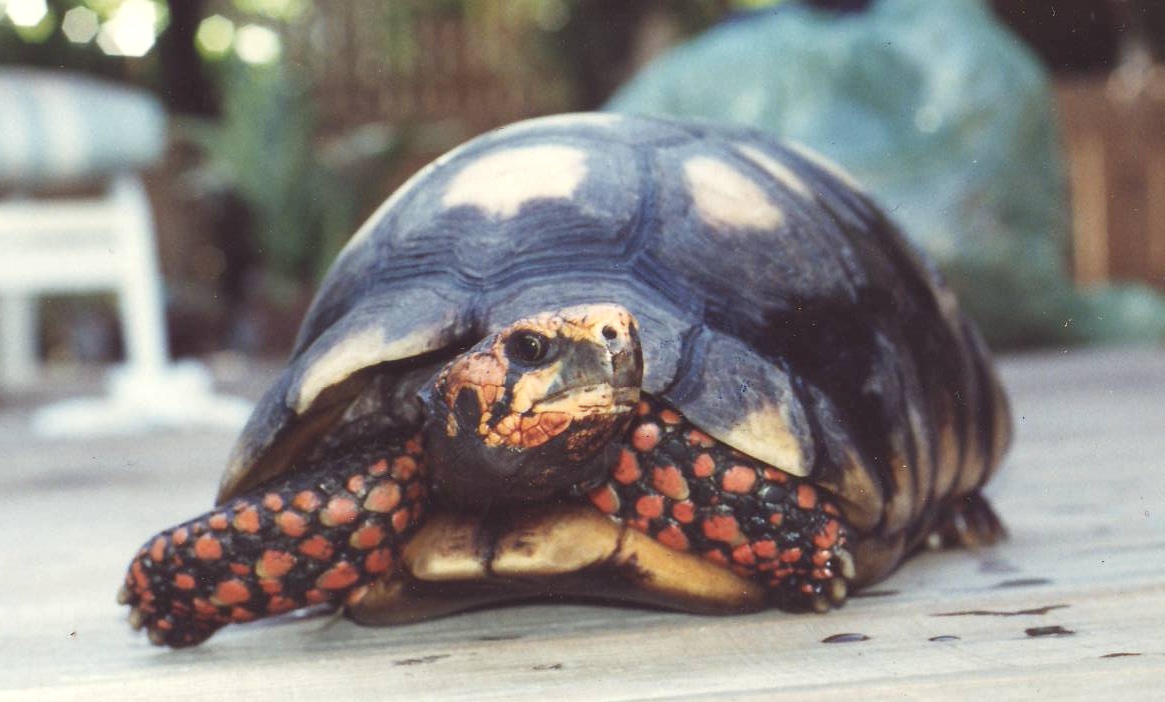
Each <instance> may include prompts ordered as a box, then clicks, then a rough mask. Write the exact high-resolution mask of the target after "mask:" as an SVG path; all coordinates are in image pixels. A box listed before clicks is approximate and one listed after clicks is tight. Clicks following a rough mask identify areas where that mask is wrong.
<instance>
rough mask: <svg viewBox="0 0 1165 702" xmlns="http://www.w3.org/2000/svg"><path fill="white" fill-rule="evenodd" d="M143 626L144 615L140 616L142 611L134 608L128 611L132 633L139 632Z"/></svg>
mask: <svg viewBox="0 0 1165 702" xmlns="http://www.w3.org/2000/svg"><path fill="white" fill-rule="evenodd" d="M143 624H145V615H144V614H142V610H140V609H138V608H137V607H134V608H133V609H131V610H130V611H129V625H130V626H131V627H133V630H134V631H141V628H142V625H143Z"/></svg>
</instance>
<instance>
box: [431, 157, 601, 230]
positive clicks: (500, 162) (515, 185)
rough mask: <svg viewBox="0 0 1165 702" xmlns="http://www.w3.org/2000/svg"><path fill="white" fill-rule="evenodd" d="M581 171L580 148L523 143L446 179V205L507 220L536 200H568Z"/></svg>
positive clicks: (583, 171) (583, 159) (584, 171)
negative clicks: (470, 208) (475, 210)
mask: <svg viewBox="0 0 1165 702" xmlns="http://www.w3.org/2000/svg"><path fill="white" fill-rule="evenodd" d="M586 174H587V165H586V152H584V151H582V150H581V149H576V148H572V147H569V146H553V145H551V146H526V147H518V148H513V149H507V150H505V151H500V152H498V153H493V154H489V155H487V156H483V157H481V158H479V159H477V160H476V161H473V162H472V163H470V164H469V165H467V166H466V167H465V168H463V169H462V170H461V172H460V173H458V174H457V175H456V176H454V177H453V180H452V181H451V182H450V183H449V186H448V188H447V189H446V190H445V196H444V198H443V199H442V203H443V204H444V205H445V206H446V207H457V206H459V205H471V206H473V207H477V208H478V209H480V210H482V211H484V212H485V213H486V214H489V215H491V216H494V217H500V218H502V219H508V218H510V217H513V216H514V215H516V214H518V211H519V210H520V209H521V208H522V205H524V204H526V203H527V202H530V201H531V200H537V199H542V198H569V197H571V196H572V195H574V191H575V190H576V189H577V188H578V186H579V184H580V183H582V181H583V178H585V177H586Z"/></svg>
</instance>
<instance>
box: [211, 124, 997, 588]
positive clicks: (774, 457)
mask: <svg viewBox="0 0 1165 702" xmlns="http://www.w3.org/2000/svg"><path fill="white" fill-rule="evenodd" d="M596 302H609V303H616V304H618V305H622V306H623V307H625V308H626V309H627V310H629V311H630V312H631V313H632V314H633V315H634V316H635V317H636V318H637V319H638V320H639V325H640V335H641V340H642V347H643V361H644V381H643V390H644V391H645V392H647V393H650V394H652V395H655V396H657V397H660V398H662V399H664V400H665V401H667V402H668V403H670V404H672V405H673V406H675V407H677V408H679V409H680V410H682V411H683V413H684V414H685V415H686V417H688V419H689V420H690V421H691V422H693V423H694V424H695V425H697V426H699V427H700V428H701V429H702V430H703V431H705V432H707V433H708V434H709V435H711V436H712V437H714V438H716V439H719V440H720V441H722V442H724V443H726V444H728V445H729V446H731V447H732V448H734V449H736V450H738V451H740V452H742V453H744V454H748V455H750V456H752V457H754V458H757V459H759V460H761V461H764V462H766V463H769V464H771V465H773V466H776V467H778V468H780V469H782V470H784V471H786V472H788V473H790V474H793V475H796V476H800V477H804V478H807V479H809V480H811V481H813V482H814V483H816V484H817V485H819V486H821V487H822V488H824V489H826V490H828V491H830V492H831V493H833V494H834V495H836V496H837V498H838V499H839V504H840V505H841V506H842V509H843V511H844V513H845V517H846V519H847V520H848V521H849V522H850V524H851V525H852V527H853V528H854V529H856V530H857V531H858V532H859V533H860V534H863V535H866V536H868V537H876V538H868V539H867V543H869V544H871V546H869V547H868V549H867V551H868V552H869V553H867V555H866V557H865V558H864V559H863V558H861V557H859V560H860V561H863V562H864V563H865V564H866V568H867V571H868V570H869V569H874V570H878V569H881V570H885V568H888V567H890V566H891V565H892V563H893V561H895V560H896V558H897V555H898V554H901V552H902V549H903V548H904V544H908V543H909V542H910V541H911V540H912V539H915V538H916V537H917V535H918V532H919V525H924V524H928V523H929V521H930V520H929V519H928V514H929V513H930V512H932V511H933V510H935V509H937V506H938V505H939V503H940V502H941V501H942V500H943V499H944V498H948V497H950V496H952V495H958V494H964V493H968V492H970V491H972V490H974V489H975V488H977V487H978V486H979V485H981V484H982V483H983V482H984V481H985V480H986V479H987V477H988V474H989V473H990V472H991V471H992V470H993V468H994V466H996V465H997V463H998V460H999V458H1000V456H1001V454H1002V453H1003V450H1004V448H1005V446H1006V444H1007V441H1008V436H1009V421H1008V414H1007V407H1006V402H1005V399H1004V397H1003V394H1002V392H1001V390H1000V387H999V385H998V382H997V380H996V378H995V377H994V375H993V371H992V370H991V368H990V365H989V363H988V358H987V356H988V354H987V350H986V349H985V347H984V345H983V343H982V341H981V339H980V337H979V335H978V333H977V332H976V330H975V329H974V327H973V325H972V324H971V323H970V322H969V321H968V320H967V319H966V318H965V317H964V316H963V315H962V313H961V312H960V311H959V308H958V305H957V303H956V301H955V300H954V297H953V295H952V294H951V292H950V290H949V289H948V288H947V286H946V285H945V284H944V283H943V281H942V280H941V278H940V276H939V274H938V273H937V272H936V270H935V269H934V267H933V266H932V265H931V264H930V263H929V262H928V261H926V259H924V258H923V257H921V256H920V255H919V254H918V253H916V252H914V251H913V250H912V249H911V248H910V247H909V245H908V244H907V243H906V242H905V240H904V238H903V237H902V236H901V235H900V233H899V232H898V230H897V229H896V228H895V226H894V225H893V224H892V223H891V222H890V221H889V220H888V219H887V217H886V216H885V215H884V214H883V213H882V212H881V211H880V210H879V209H878V207H876V206H875V205H874V204H873V203H872V202H871V200H870V199H869V198H868V197H867V196H866V195H864V194H863V193H862V191H861V190H860V188H859V187H858V186H857V185H856V184H855V183H854V182H853V181H852V180H851V179H850V178H849V177H848V176H847V175H846V174H845V173H844V172H842V171H841V170H839V169H838V168H837V167H836V166H833V165H831V164H829V163H828V162H826V161H825V160H823V159H822V158H820V157H819V156H817V155H815V154H813V153H812V152H810V151H808V150H807V149H805V148H803V147H800V146H796V145H792V144H783V143H779V142H776V141H774V140H773V139H772V138H770V137H768V136H765V135H763V134H761V133H759V132H756V131H751V130H747V129H733V128H725V127H720V126H717V127H712V126H707V125H696V124H686V123H680V122H673V121H664V120H658V119H646V118H638V117H629V116H616V115H607V114H578V115H565V116H558V117H551V118H542V119H535V120H530V121H527V122H522V123H518V124H516V125H513V126H510V127H506V128H503V129H499V130H497V131H494V132H492V133H489V134H486V135H484V136H481V137H479V138H477V139H474V140H472V141H470V142H468V143H467V144H465V145H463V146H462V147H460V148H458V149H455V150H454V151H452V152H450V153H449V154H447V155H445V156H443V157H441V158H440V159H438V160H437V161H436V162H434V163H433V164H431V165H430V166H428V167H427V168H425V169H424V170H423V171H421V172H420V173H418V174H417V175H416V176H415V177H413V178H412V179H411V180H409V181H408V182H407V183H406V184H405V185H404V186H403V187H402V188H401V189H400V190H399V191H397V192H396V193H395V194H394V195H393V196H392V197H391V198H390V199H389V200H388V201H387V202H386V203H385V204H384V205H383V206H382V207H381V208H380V209H379V210H378V211H377V212H376V213H375V214H374V215H373V216H372V218H371V219H370V220H369V221H368V222H367V224H365V225H364V226H363V227H362V228H361V229H360V230H359V231H358V232H357V234H356V235H355V236H354V237H353V238H352V240H351V241H350V242H349V243H348V245H347V247H346V248H345V249H344V250H343V252H342V253H341V254H340V256H339V258H338V259H337V261H336V263H335V264H334V266H333V267H332V269H331V271H330V273H329V274H328V275H327V277H326V279H325V280H324V282H323V285H322V288H321V290H320V292H319V295H318V296H317V298H316V300H315V302H314V304H313V306H312V307H311V310H310V312H309V313H308V315H307V318H306V320H305V321H304V323H303V326H302V329H301V330H300V334H299V337H298V339H297V341H296V344H295V348H294V351H293V353H292V355H291V360H290V363H289V365H288V367H287V369H286V371H285V372H284V373H283V374H282V376H281V377H280V378H279V380H278V381H277V382H276V383H275V384H274V386H273V387H272V388H271V390H270V391H269V392H268V393H267V394H266V396H265V397H264V398H263V400H262V401H261V403H260V405H259V406H258V408H257V409H256V411H255V413H254V415H253V417H252V419H251V421H250V423H249V424H248V426H247V428H246V429H245V431H244V433H243V435H242V437H241V438H240V440H239V442H238V444H237V445H236V448H235V451H234V455H233V457H232V460H231V462H230V464H229V466H228V469H227V472H226V474H225V476H224V477H223V481H222V485H221V489H220V494H219V502H220V503H222V502H223V501H225V500H227V499H230V498H231V497H233V496H236V495H238V494H240V493H241V492H243V491H245V490H248V489H250V488H252V487H254V486H256V485H258V484H261V483H263V482H264V481H267V480H269V479H271V478H273V477H275V476H277V475H280V474H281V473H283V472H284V471H286V470H287V466H288V465H289V463H290V462H291V461H292V460H293V457H295V456H296V455H298V454H300V453H302V452H305V451H308V450H312V449H311V447H313V446H318V443H319V442H320V440H321V439H322V438H323V437H326V436H327V435H329V434H330V433H334V432H336V431H338V427H342V426H343V425H345V424H346V423H350V422H353V421H355V419H356V418H359V417H361V416H366V415H367V412H364V414H363V415H362V414H361V409H360V408H361V407H362V406H364V405H367V404H368V398H369V397H370V396H375V397H379V398H382V399H381V400H380V401H377V402H373V404H376V405H377V406H379V407H385V406H390V405H391V406H392V407H394V408H397V409H394V410H393V411H394V412H396V413H397V414H399V415H401V416H403V417H404V418H405V419H407V418H408V417H407V416H406V415H409V413H410V412H414V411H419V410H417V409H416V408H415V407H413V406H412V405H411V404H410V403H411V402H412V400H411V396H412V393H413V390H414V389H415V381H414V380H412V378H414V377H415V376H418V372H416V371H418V369H428V370H431V369H432V368H433V367H434V366H435V365H436V364H437V363H438V362H440V361H441V360H442V359H445V358H448V357H450V356H451V355H453V354H455V353H457V352H459V351H462V350H464V349H465V348H467V347H468V346H470V345H471V344H473V343H474V342H476V341H477V340H478V339H480V338H482V337H483V336H484V335H485V334H487V333H489V332H491V331H494V330H497V329H499V328H501V327H503V326H504V325H507V324H509V323H511V322H512V321H514V320H516V319H519V318H522V317H524V316H528V315H530V314H533V313H536V312H538V311H540V310H545V309H550V308H558V307H563V306H568V305H575V304H583V303H588V304H589V303H596ZM383 398H392V401H388V400H384V399H383ZM410 407H411V409H410ZM316 450H318V448H317V449H316ZM876 553H881V554H883V555H882V556H880V557H879V556H877V555H876ZM870 554H875V555H870ZM866 575H867V576H871V575H873V574H872V573H869V572H867V573H866Z"/></svg>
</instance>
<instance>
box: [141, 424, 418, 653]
mask: <svg viewBox="0 0 1165 702" xmlns="http://www.w3.org/2000/svg"><path fill="white" fill-rule="evenodd" d="M420 446H421V445H420V442H419V441H418V440H416V439H411V440H407V441H406V440H401V441H396V442H388V443H387V444H386V443H385V442H383V440H382V441H381V442H380V443H379V445H365V446H361V447H353V448H351V449H350V450H349V451H348V452H346V453H345V454H344V455H341V456H336V457H334V458H333V459H332V460H330V461H329V463H328V464H327V465H326V466H325V467H317V468H315V469H314V470H313V471H312V472H308V473H298V474H295V475H294V476H293V477H291V478H289V479H286V480H283V481H280V482H277V483H274V484H271V485H268V486H265V487H264V488H263V489H261V490H257V491H255V492H253V493H248V494H246V495H243V496H241V497H238V498H236V499H234V500H231V501H229V502H228V503H226V504H224V505H220V506H219V507H218V508H216V509H215V510H213V511H211V512H208V513H207V514H204V515H202V516H201V517H198V518H195V519H192V520H190V521H188V522H186V523H184V524H181V525H179V526H177V527H174V528H172V529H169V530H167V531H165V532H163V533H161V534H158V535H157V536H155V537H154V538H152V539H150V540H149V541H148V542H146V544H145V545H143V546H142V548H141V549H140V550H139V551H138V554H137V556H136V557H135V558H134V560H133V562H132V563H131V564H130V567H129V572H128V573H127V574H126V578H125V586H124V588H123V589H122V593H121V596H120V598H119V599H120V600H121V601H122V603H123V604H128V605H130V606H132V607H133V608H134V609H133V613H132V614H131V615H130V621H131V623H132V624H133V625H134V626H135V628H136V627H145V628H146V629H147V631H148V632H149V635H150V640H151V641H153V642H154V643H156V644H165V645H168V646H172V647H174V648H179V647H183V646H192V645H194V644H197V643H200V642H202V641H204V640H205V639H206V638H208V637H209V636H210V635H211V634H213V633H214V632H215V631H216V630H217V629H219V628H221V627H223V626H225V625H227V624H231V623H240V622H248V621H251V620H254V619H258V618H261V617H267V616H272V615H277V614H282V613H284V612H289V611H291V610H294V609H298V608H300V607H306V606H309V605H314V604H324V603H331V604H337V603H340V602H346V603H353V602H356V601H358V600H359V598H360V597H361V595H362V594H363V592H364V591H365V589H366V588H365V586H366V585H367V584H368V583H370V582H371V581H373V580H374V579H376V578H378V577H380V576H381V575H383V574H384V573H386V572H388V571H390V570H391V569H392V568H393V567H394V563H395V561H396V558H397V555H398V551H399V547H400V546H401V544H402V543H403V541H404V540H405V538H406V537H407V536H408V535H409V534H410V533H411V532H412V530H413V528H414V527H415V526H416V524H417V523H418V521H419V520H420V518H421V516H422V511H423V510H424V505H425V502H426V498H427V486H426V482H425V480H424V477H425V463H424V456H423V455H422V452H421V450H420Z"/></svg>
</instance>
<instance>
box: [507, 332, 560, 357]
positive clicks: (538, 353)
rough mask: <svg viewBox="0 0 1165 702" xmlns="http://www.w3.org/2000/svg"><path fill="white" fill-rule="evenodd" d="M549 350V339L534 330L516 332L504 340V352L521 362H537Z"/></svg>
mask: <svg viewBox="0 0 1165 702" xmlns="http://www.w3.org/2000/svg"><path fill="white" fill-rule="evenodd" d="M549 350H550V340H549V339H547V338H546V337H544V336H542V335H541V334H538V333H535V332H529V331H523V332H518V333H516V334H514V335H513V336H511V337H510V340H509V341H507V342H506V353H507V354H508V355H509V356H510V358H513V359H514V360H517V361H520V362H521V363H530V364H533V363H538V362H539V361H541V360H543V359H544V358H546V353H547V351H549Z"/></svg>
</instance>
